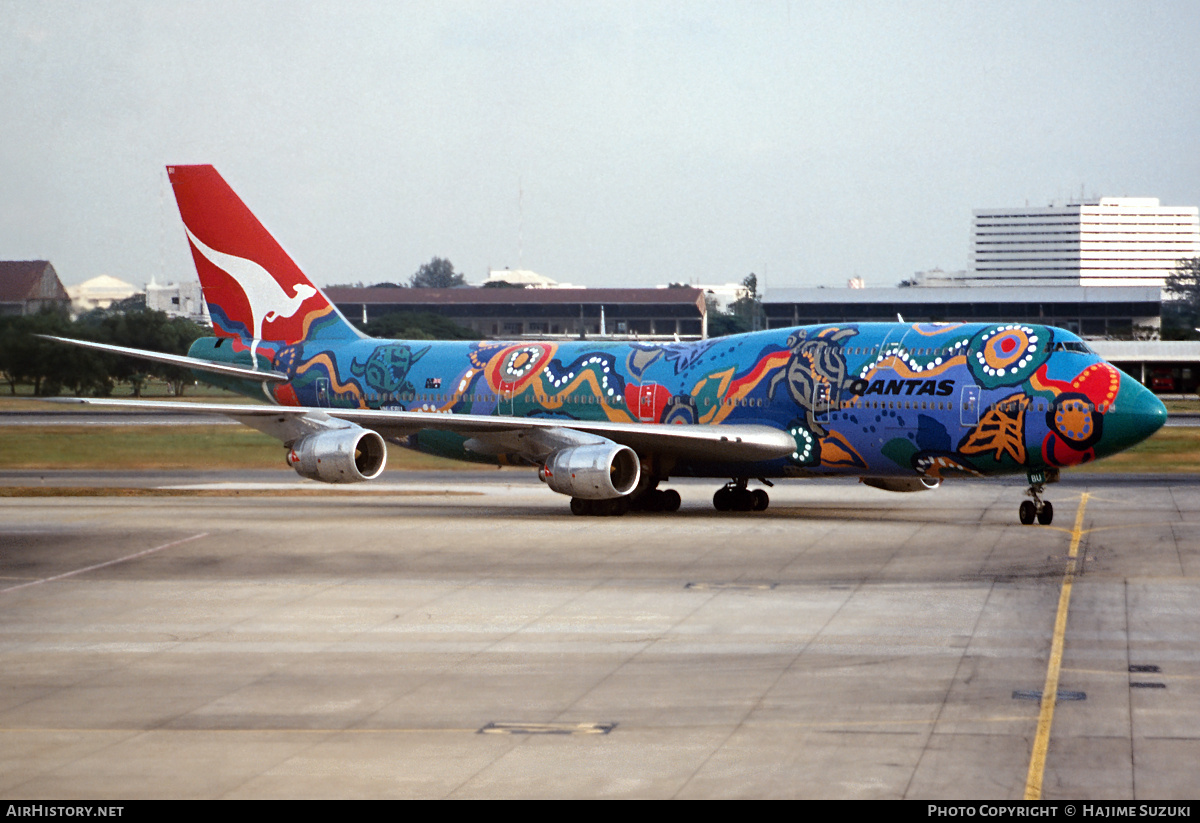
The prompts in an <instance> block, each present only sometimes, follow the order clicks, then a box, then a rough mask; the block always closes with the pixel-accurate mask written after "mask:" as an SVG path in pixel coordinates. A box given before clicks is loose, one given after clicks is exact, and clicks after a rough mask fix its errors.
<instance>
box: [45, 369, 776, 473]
mask: <svg viewBox="0 0 1200 823" xmlns="http://www.w3.org/2000/svg"><path fill="white" fill-rule="evenodd" d="M260 374H261V372H260ZM58 402H76V403H83V404H86V405H91V406H106V407H110V408H125V409H138V410H139V411H162V412H176V413H180V412H190V413H193V414H224V415H226V416H228V417H232V418H233V419H235V420H237V421H238V422H240V423H244V424H246V425H248V426H251V427H253V428H256V429H258V430H260V431H263V432H266V433H268V434H270V435H272V436H274V437H278V438H279V439H281V440H284V441H287V440H289V439H294V438H296V437H298V436H301V435H302V434H304V433H307V432H308V431H311V430H313V428H314V427H325V426H328V425H330V424H331V423H332V421H339V420H340V421H345V422H346V423H353V424H356V425H359V426H362V427H363V428H367V429H371V430H373V431H376V432H378V433H379V434H380V435H382V436H383V437H386V438H400V437H407V436H408V435H410V434H415V433H417V432H419V431H422V430H430V429H432V430H435V431H448V432H455V433H457V434H462V435H464V436H467V437H470V438H473V439H475V440H478V441H481V443H483V444H484V445H485V446H491V447H492V448H493V449H494V450H495V451H496V452H501V451H505V450H508V449H512V450H514V451H529V452H531V453H534V454H536V453H542V452H545V450H546V446H545V444H546V443H548V442H549V443H553V442H554V440H555V435H554V433H555V432H561V431H563V430H568V431H575V432H583V433H586V434H590V435H595V436H599V437H603V438H607V439H608V440H611V441H613V442H614V443H619V444H621V445H623V446H629V447H630V448H632V449H633V450H634V451H637V452H640V453H657V454H664V455H672V456H675V457H680V458H687V459H696V460H706V461H712V462H755V461H759V460H773V459H775V458H778V457H785V456H787V455H789V454H791V453H792V452H794V451H795V450H796V443H795V441H794V440H793V439H792V437H791V435H789V434H788V433H787V432H785V431H782V430H780V429H776V428H773V427H771V426H759V425H720V426H713V425H677V424H667V423H613V422H609V421H605V420H572V419H569V418H552V417H503V416H493V415H480V414H444V413H437V412H412V411H387V410H374V409H325V408H320V409H318V408H309V407H304V406H268V405H251V404H243V403H184V402H177V401H139V400H113V399H108V398H71V399H69V400H68V399H64V400H59V401H58ZM332 424H333V425H337V424H336V423H332ZM530 441H532V442H530ZM484 453H487V452H484Z"/></svg>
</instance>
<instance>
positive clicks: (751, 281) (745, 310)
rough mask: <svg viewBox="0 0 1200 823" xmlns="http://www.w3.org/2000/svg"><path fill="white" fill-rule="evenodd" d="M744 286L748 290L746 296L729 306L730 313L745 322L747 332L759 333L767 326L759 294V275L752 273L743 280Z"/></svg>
mask: <svg viewBox="0 0 1200 823" xmlns="http://www.w3.org/2000/svg"><path fill="white" fill-rule="evenodd" d="M742 286H743V287H744V288H745V289H746V294H745V296H743V297H739V298H738V299H737V300H734V301H733V303H731V304H730V305H729V312H730V314H733V315H734V316H735V317H738V318H740V319H741V320H742V321H743V323H744V325H745V326H746V330H747V331H758V330H759V329H761V328H763V326H764V325H765V324H764V323H763V310H762V299H761V298H760V297H759V294H758V275H756V274H755V273H754V272H750V274H748V275H746V278H745V279H744V280H742Z"/></svg>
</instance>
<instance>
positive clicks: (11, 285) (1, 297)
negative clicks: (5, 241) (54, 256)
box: [0, 260, 70, 303]
mask: <svg viewBox="0 0 1200 823" xmlns="http://www.w3.org/2000/svg"><path fill="white" fill-rule="evenodd" d="M47 274H48V275H49V278H47V276H46V275H47ZM48 280H49V282H47V281H48ZM68 299H70V298H68V297H67V291H66V289H64V288H63V286H62V283H61V282H59V279H58V274H57V273H56V272H55V271H54V267H53V266H51V265H50V261H49V260H0V303H24V302H25V301H27V300H68Z"/></svg>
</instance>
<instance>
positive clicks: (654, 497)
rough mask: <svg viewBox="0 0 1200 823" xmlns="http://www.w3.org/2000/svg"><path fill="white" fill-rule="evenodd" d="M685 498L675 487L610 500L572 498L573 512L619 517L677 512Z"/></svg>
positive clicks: (651, 489)
mask: <svg viewBox="0 0 1200 823" xmlns="http://www.w3.org/2000/svg"><path fill="white" fill-rule="evenodd" d="M682 502H683V500H682V499H681V498H680V497H679V492H677V491H675V490H674V489H654V488H650V489H646V490H645V491H643V492H642V493H641V494H637V495H633V494H627V495H625V496H624V497H614V498H611V499H609V500H586V499H584V498H582V497H572V498H571V514H578V515H586V516H591V517H619V516H620V515H622V514H626V513H628V512H631V511H633V512H677V511H679V506H680V504H681V503H682Z"/></svg>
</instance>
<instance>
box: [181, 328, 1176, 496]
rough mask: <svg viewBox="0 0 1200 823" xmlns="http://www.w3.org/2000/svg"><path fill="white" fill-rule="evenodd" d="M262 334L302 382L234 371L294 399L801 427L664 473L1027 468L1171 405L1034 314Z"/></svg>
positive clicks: (217, 355) (266, 347)
mask: <svg viewBox="0 0 1200 823" xmlns="http://www.w3.org/2000/svg"><path fill="white" fill-rule="evenodd" d="M251 348H252V345H251V341H242V340H238V339H224V340H221V339H218V338H205V339H202V340H200V341H197V343H196V344H195V345H194V346H193V348H192V352H191V355H192V356H193V357H199V358H202V359H206V360H218V361H222V362H230V363H243V364H246V365H250V364H251V362H252V361H251V359H250V358H251ZM253 348H255V349H256V352H255V355H256V357H257V360H258V364H257V365H258V367H260V368H261V367H268V368H273V369H275V370H276V371H280V372H283V373H285V374H286V375H287V376H288V378H289V380H288V382H286V383H280V384H276V385H273V386H270V387H264V386H260V385H259V384H250V383H248V382H247V383H241V382H240V381H236V380H233V381H227V382H226V385H229V386H230V387H231V388H237V389H238V390H240V391H243V392H244V393H246V394H248V395H252V396H259V397H261V395H262V392H263V391H267V392H268V394H269V396H270V398H271V399H272V400H274V401H275V402H277V403H280V404H281V405H288V406H295V405H299V406H309V407H316V408H330V409H339V408H341V409H349V408H356V409H382V410H401V411H421V412H428V413H430V414H473V415H488V416H512V417H538V418H552V419H562V420H564V421H570V420H578V421H584V420H591V421H609V422H619V423H668V424H670V423H679V424H705V425H722V424H758V425H767V426H771V427H774V428H778V429H783V430H786V431H787V432H788V433H789V434H790V435H791V436H792V437H793V439H794V440H795V444H796V448H795V451H794V452H793V453H792V454H791V455H790V456H788V457H785V458H779V459H775V460H771V461H767V462H758V463H752V464H737V465H731V464H729V463H720V462H704V461H697V460H694V459H689V460H672V461H670V463H669V465H665V466H662V467H661V468H660V469H659V471H660V472H661V474H663V476H666V475H667V474H670V475H691V476H705V477H730V476H745V477H789V476H813V475H857V476H864V477H916V476H920V477H926V478H933V479H939V478H943V477H947V476H982V475H994V474H1011V473H1025V472H1028V471H1034V470H1038V469H1052V468H1058V467H1063V466H1071V465H1075V464H1079V463H1084V462H1088V461H1090V460H1093V459H1096V458H1098V457H1102V456H1104V455H1107V454H1111V453H1114V452H1116V451H1120V450H1121V449H1123V448H1127V447H1128V446H1129V445H1131V444H1132V443H1135V442H1137V441H1138V440H1140V439H1142V438H1143V437H1145V436H1147V435H1148V434H1149V433H1150V432H1152V431H1154V430H1155V429H1157V428H1158V427H1159V426H1160V425H1161V424H1162V421H1163V419H1164V418H1165V410H1163V407H1162V404H1161V403H1160V402H1159V401H1158V400H1157V398H1155V397H1154V396H1153V394H1152V393H1150V392H1149V391H1148V390H1147V389H1145V388H1144V387H1143V386H1141V385H1140V384H1139V383H1137V381H1135V380H1133V379H1132V378H1130V377H1129V376H1127V375H1124V374H1123V373H1122V372H1120V371H1119V370H1117V369H1116V368H1115V367H1113V366H1111V365H1109V364H1108V363H1105V362H1104V361H1103V360H1101V359H1100V358H1099V357H1098V356H1097V355H1095V354H1094V353H1092V352H1091V351H1090V350H1089V349H1088V348H1087V346H1086V345H1085V344H1084V343H1083V342H1082V341H1081V340H1080V339H1079V338H1078V337H1077V336H1075V335H1073V334H1071V333H1070V332H1067V331H1064V330H1062V329H1057V328H1053V327H1048V326H1039V325H1032V324H1023V323H1006V324H962V323H949V324H902V323H862V324H836V325H816V326H803V327H796V328H786V329H772V330H769V331H762V332H755V333H750V334H741V335H733V336H730V337H722V338H714V339H710V340H704V341H697V342H688V343H649V342H647V343H640V342H621V343H612V342H592V341H589V340H572V341H566V342H534V341H523V342H501V341H483V342H434V341H414V340H376V339H369V338H367V339H361V340H347V341H330V340H308V341H305V342H301V343H297V344H294V345H281V344H279V343H271V342H267V341H260V342H258V343H257V345H256V346H254V347H253ZM205 379H206V380H209V381H210V382H211V381H212V379H213V378H212V377H211V376H206V377H205ZM469 443H470V438H469V437H468V436H465V435H463V434H460V433H452V432H446V431H435V430H432V429H431V430H428V431H422V432H420V433H418V434H417V435H415V436H412V437H410V438H407V440H406V441H405V443H404V445H408V446H412V447H415V448H419V449H421V450H424V451H428V452H433V453H437V454H441V455H444V456H448V457H454V458H457V459H464V460H482V461H488V462H493V463H494V462H496V460H497V455H495V454H479V453H476V452H473V451H472V450H471V449H470V448H469ZM500 457H501V459H503V456H502V455H501V456H500ZM643 458H647V459H651V460H652V459H653V458H654V455H643Z"/></svg>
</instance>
